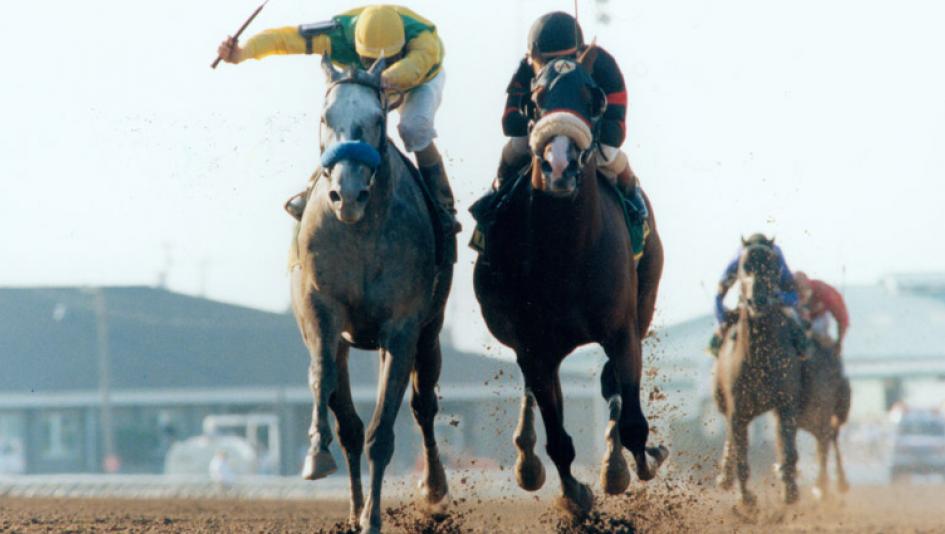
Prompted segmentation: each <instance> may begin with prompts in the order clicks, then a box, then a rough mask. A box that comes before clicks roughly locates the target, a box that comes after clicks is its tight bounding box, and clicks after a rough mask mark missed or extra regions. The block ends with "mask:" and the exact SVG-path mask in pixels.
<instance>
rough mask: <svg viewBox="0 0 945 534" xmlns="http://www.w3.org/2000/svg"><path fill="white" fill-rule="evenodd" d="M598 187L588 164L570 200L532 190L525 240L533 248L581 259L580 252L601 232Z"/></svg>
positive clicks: (575, 260) (593, 167) (576, 260)
mask: <svg viewBox="0 0 945 534" xmlns="http://www.w3.org/2000/svg"><path fill="white" fill-rule="evenodd" d="M600 204H601V197H600V187H599V185H598V183H597V169H596V166H594V165H588V166H587V170H586V171H585V173H584V176H582V177H581V189H580V191H578V193H577V195H576V196H575V197H574V198H573V199H572V200H562V199H553V198H548V197H544V196H543V195H540V194H536V193H534V192H533V193H532V202H531V207H530V209H529V225H528V228H529V229H530V232H529V234H530V235H529V242H530V244H531V246H532V247H533V248H534V249H535V250H541V249H542V248H551V249H552V251H553V252H555V253H564V254H565V256H566V257H569V258H572V259H573V261H574V262H581V261H583V260H584V259H585V258H583V255H582V254H581V253H580V252H581V251H583V250H584V249H585V248H587V247H588V246H590V245H591V244H592V243H594V242H595V241H596V240H597V238H598V237H599V236H600V234H601V228H602V220H603V214H602V213H601V205H600Z"/></svg>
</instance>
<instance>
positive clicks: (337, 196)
mask: <svg viewBox="0 0 945 534" xmlns="http://www.w3.org/2000/svg"><path fill="white" fill-rule="evenodd" d="M328 198H329V199H331V201H332V202H335V203H338V202H341V193H339V192H338V191H331V192H329V193H328Z"/></svg>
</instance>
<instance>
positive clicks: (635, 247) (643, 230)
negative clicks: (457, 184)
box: [469, 168, 650, 263]
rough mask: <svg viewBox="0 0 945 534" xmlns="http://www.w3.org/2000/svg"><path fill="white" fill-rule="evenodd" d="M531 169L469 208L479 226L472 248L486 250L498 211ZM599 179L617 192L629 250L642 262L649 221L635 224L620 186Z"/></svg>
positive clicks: (518, 187)
mask: <svg viewBox="0 0 945 534" xmlns="http://www.w3.org/2000/svg"><path fill="white" fill-rule="evenodd" d="M529 170H530V168H526V169H525V170H524V171H523V172H522V173H520V174H519V175H518V176H517V177H516V178H515V179H513V180H506V181H505V182H503V183H502V184H501V185H500V186H499V189H497V190H495V191H489V192H487V193H486V194H485V195H483V196H482V198H480V199H479V200H477V201H476V202H475V204H473V205H472V207H470V208H469V212H470V213H471V214H472V216H473V218H474V219H476V228H475V230H474V231H473V235H472V238H471V239H470V240H469V247H470V248H472V249H473V250H475V251H476V252H479V253H482V252H483V251H484V250H485V248H486V235H487V234H488V233H489V229H490V228H491V226H492V223H493V222H494V221H495V217H496V214H497V213H499V212H500V211H501V210H502V208H504V207H505V206H507V205H508V204H509V203H510V202H509V201H510V199H512V198H514V195H515V194H516V193H517V192H518V191H521V190H522V189H523V187H522V186H521V184H522V183H524V182H526V180H525V177H526V176H527V175H528V172H527V171H529ZM597 178H598V180H599V181H600V183H602V184H606V185H605V186H606V187H608V188H610V190H611V191H613V192H614V194H616V195H617V200H618V201H619V203H620V208H621V210H622V211H623V219H624V224H626V225H627V230H628V231H629V232H630V249H631V251H632V252H633V261H634V263H639V261H640V259H641V258H643V249H644V247H645V246H646V239H647V237H649V235H650V224H649V222H648V221H646V220H644V221H643V222H642V223H640V224H636V223H634V222H633V217H632V216H631V213H630V210H631V208H630V207H629V205H630V202H629V200H627V198H626V197H625V196H624V195H623V193H622V192H621V191H620V189H619V188H618V187H617V186H616V185H615V184H612V183H611V182H610V180H607V179H606V178H604V177H603V176H601V175H600V174H598V175H597Z"/></svg>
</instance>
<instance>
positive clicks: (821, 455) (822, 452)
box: [813, 435, 830, 499]
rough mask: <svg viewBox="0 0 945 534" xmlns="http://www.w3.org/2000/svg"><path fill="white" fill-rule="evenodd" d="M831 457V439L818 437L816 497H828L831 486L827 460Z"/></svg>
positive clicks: (814, 490) (814, 491)
mask: <svg viewBox="0 0 945 534" xmlns="http://www.w3.org/2000/svg"><path fill="white" fill-rule="evenodd" d="M829 457H830V437H829V436H823V435H818V436H817V465H818V473H817V484H816V485H815V486H814V489H813V493H814V497H816V498H818V499H823V498H825V497H826V496H827V492H828V491H829V489H830V488H829V485H830V476H829V475H828V474H827V460H828V458H829Z"/></svg>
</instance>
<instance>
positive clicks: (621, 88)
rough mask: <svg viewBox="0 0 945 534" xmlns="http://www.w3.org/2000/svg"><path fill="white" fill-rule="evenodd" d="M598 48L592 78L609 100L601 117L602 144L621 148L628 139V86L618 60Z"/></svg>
mask: <svg viewBox="0 0 945 534" xmlns="http://www.w3.org/2000/svg"><path fill="white" fill-rule="evenodd" d="M597 48H598V50H599V52H598V55H597V61H596V62H595V63H594V72H593V74H592V76H593V78H594V81H595V82H597V85H598V86H599V87H600V88H601V89H602V90H603V91H604V94H605V95H606V98H607V109H606V110H605V111H604V116H603V117H601V124H600V142H601V144H603V145H607V146H612V147H615V148H620V146H621V145H623V143H624V141H625V140H626V137H627V85H626V82H625V81H624V78H623V73H622V72H621V71H620V66H619V65H617V60H616V59H614V57H613V56H612V55H610V53H608V52H607V51H606V50H604V49H602V48H600V47H597Z"/></svg>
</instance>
